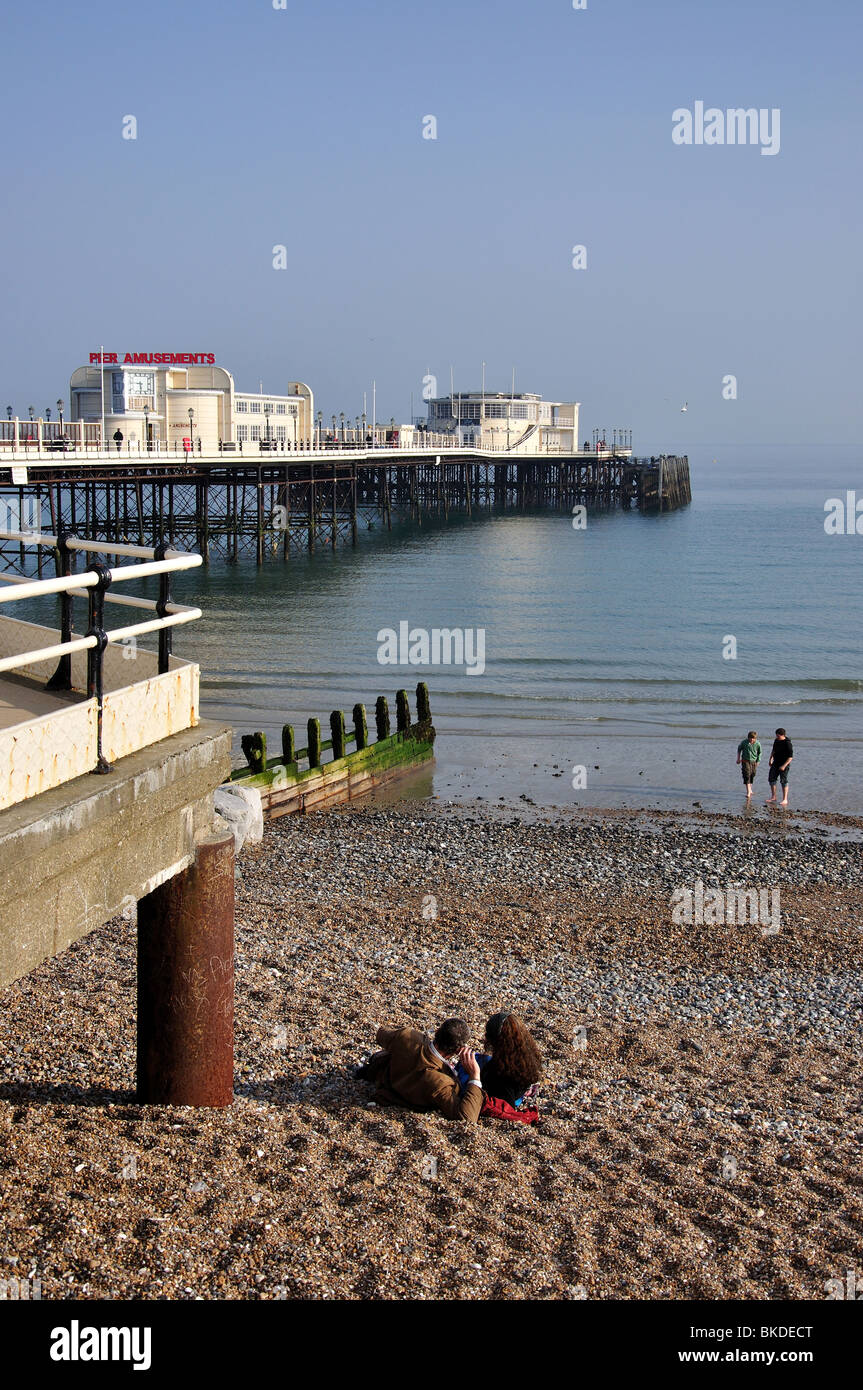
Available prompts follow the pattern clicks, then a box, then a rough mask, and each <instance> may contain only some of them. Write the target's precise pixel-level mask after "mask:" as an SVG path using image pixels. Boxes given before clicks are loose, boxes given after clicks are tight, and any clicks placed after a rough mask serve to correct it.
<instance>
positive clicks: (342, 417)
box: [339, 411, 345, 444]
mask: <svg viewBox="0 0 863 1390" xmlns="http://www.w3.org/2000/svg"><path fill="white" fill-rule="evenodd" d="M339 420H340V422H341V426H342V443H343V444H344V442H345V412H344V411H342V412H341V414H340V416H339Z"/></svg>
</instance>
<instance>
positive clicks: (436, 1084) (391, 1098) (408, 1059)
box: [355, 1018, 483, 1123]
mask: <svg viewBox="0 0 863 1390" xmlns="http://www.w3.org/2000/svg"><path fill="white" fill-rule="evenodd" d="M469 1038H470V1029H469V1028H468V1026H467V1024H466V1023H465V1021H464V1019H463V1018H447V1019H444V1021H443V1023H442V1024H441V1025H440V1027H439V1028H438V1030H437V1032H436V1033H435V1035H434V1037H430V1036H429V1034H428V1033H420V1032H419V1031H418V1030H417V1029H416V1028H379V1029H378V1031H377V1037H376V1039H375V1041H376V1042H377V1043H379V1045H380V1047H381V1048H382V1051H381V1052H376V1053H375V1054H374V1055H373V1056H372V1057H370V1058H369V1060H368V1062H367V1063H366V1064H365V1066H363V1067H358V1068H357V1071H356V1072H355V1075H356V1077H357V1079H358V1080H360V1081H371V1082H374V1083H375V1085H376V1087H377V1089H376V1091H375V1099H376V1100H378V1101H382V1102H383V1103H384V1104H385V1105H406V1106H409V1107H410V1108H411V1109H412V1110H439V1111H440V1112H441V1114H442V1115H445V1116H446V1118H447V1119H448V1120H468V1121H470V1122H471V1123H473V1122H475V1121H476V1120H478V1119H479V1112H480V1110H481V1109H482V1100H483V1096H482V1087H481V1085H480V1079H479V1067H478V1066H477V1061H476V1053H475V1052H472V1051H471V1049H470V1048H469V1047H468V1045H467V1044H468V1039H469ZM459 1063H460V1064H461V1066H462V1067H463V1068H464V1073H465V1078H466V1080H465V1086H464V1090H463V1091H462V1089H461V1087H460V1086H459V1082H458V1078H457V1076H456V1071H455V1067H456V1064H459Z"/></svg>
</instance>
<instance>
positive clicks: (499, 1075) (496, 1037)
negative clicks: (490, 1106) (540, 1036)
mask: <svg viewBox="0 0 863 1390" xmlns="http://www.w3.org/2000/svg"><path fill="white" fill-rule="evenodd" d="M485 1047H486V1050H487V1053H488V1054H490V1055H488V1057H487V1060H486V1061H483V1058H482V1057H481V1056H478V1057H477V1061H478V1062H479V1064H480V1080H481V1081H482V1089H483V1090H484V1091H485V1093H486V1095H489V1096H496V1097H497V1099H498V1100H505V1101H506V1102H507V1104H508V1105H512V1106H514V1107H515V1109H516V1110H520V1109H521V1108H522V1106H524V1105H526V1106H528V1107H530V1103H531V1101H533V1100H534V1098H535V1096H536V1092H537V1089H538V1085H537V1083H538V1082H539V1079H540V1077H541V1076H542V1056H541V1054H540V1051H539V1048H538V1047H537V1045H536V1043H535V1042H534V1040H533V1038H532V1037H531V1035H530V1033H529V1031H528V1029H527V1028H526V1027H525V1025H524V1024H523V1023H522V1021H521V1019H520V1018H516V1016H515V1014H508V1013H498V1014H492V1016H491V1018H490V1019H489V1021H488V1023H487V1024H486V1025H485Z"/></svg>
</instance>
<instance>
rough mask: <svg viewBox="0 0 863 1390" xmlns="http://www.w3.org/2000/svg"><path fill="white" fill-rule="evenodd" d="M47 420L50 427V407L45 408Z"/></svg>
mask: <svg viewBox="0 0 863 1390" xmlns="http://www.w3.org/2000/svg"><path fill="white" fill-rule="evenodd" d="M45 419H46V420H47V421H48V423H49V425H50V423H51V407H50V405H46V407H45Z"/></svg>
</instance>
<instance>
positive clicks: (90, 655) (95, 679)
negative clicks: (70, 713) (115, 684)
mask: <svg viewBox="0 0 863 1390" xmlns="http://www.w3.org/2000/svg"><path fill="white" fill-rule="evenodd" d="M90 569H91V570H92V571H93V572H94V573H95V574H97V575H98V576H99V582H98V584H96V585H95V586H94V587H93V588H92V589H90V591H89V594H90V603H89V611H90V624H89V627H88V629H87V636H88V637H95V638H96V645H95V646H94V647H89V648H88V650H87V699H88V700H92V699H94V698H95V700H96V766H95V767H94V768H92V769H91V770H92V771H93V772H95V773H97V774H102V773H106V772H113V770H114V769H113V767H112V766H111V764H110V763H109V762H106V761H105V758H104V756H103V754H102V702H103V699H104V693H105V691H104V682H103V674H104V656H105V648H106V647H107V645H108V636H107V633H106V632H105V590H106V589H107V588H108V587H109V586H110V583H111V571H110V570H109V569H108V566H107V565H102V564H95V565H91V566H90Z"/></svg>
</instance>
